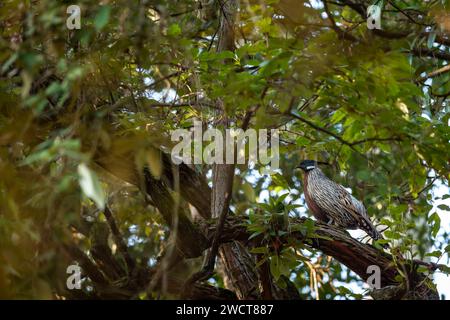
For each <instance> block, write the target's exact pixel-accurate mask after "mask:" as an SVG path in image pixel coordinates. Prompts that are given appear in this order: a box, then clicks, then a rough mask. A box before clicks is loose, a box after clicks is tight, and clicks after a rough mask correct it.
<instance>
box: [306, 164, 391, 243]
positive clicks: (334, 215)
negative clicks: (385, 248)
mask: <svg viewBox="0 0 450 320" xmlns="http://www.w3.org/2000/svg"><path fill="white" fill-rule="evenodd" d="M300 168H301V169H303V171H304V172H305V174H304V177H303V189H304V193H305V199H306V204H307V205H308V208H309V209H310V210H311V211H312V212H313V214H314V216H315V217H316V219H317V220H319V221H322V222H326V223H329V224H334V225H336V226H339V227H341V228H344V229H362V230H364V231H365V232H367V234H368V235H369V236H370V237H371V238H373V239H374V240H378V239H382V236H381V234H380V233H379V232H378V231H377V230H376V228H375V227H374V225H373V224H372V222H371V221H370V218H369V216H368V215H367V210H366V208H365V207H364V205H363V204H362V202H361V201H359V200H358V199H356V198H355V197H353V196H352V195H351V194H350V193H349V192H348V191H347V190H345V188H344V187H343V186H341V185H339V184H337V183H336V182H334V181H332V180H330V179H328V178H327V177H326V176H325V174H324V173H323V172H322V171H321V170H320V169H319V167H318V166H317V162H315V161H313V160H305V161H302V163H301V164H300Z"/></svg>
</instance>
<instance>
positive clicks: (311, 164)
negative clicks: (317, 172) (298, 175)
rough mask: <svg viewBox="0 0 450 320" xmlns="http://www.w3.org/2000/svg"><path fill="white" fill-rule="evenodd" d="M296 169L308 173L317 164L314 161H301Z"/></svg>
mask: <svg viewBox="0 0 450 320" xmlns="http://www.w3.org/2000/svg"><path fill="white" fill-rule="evenodd" d="M297 168H300V169H302V170H303V171H305V172H308V171H310V170H313V169H315V168H317V162H316V161H314V160H303V161H302V162H300V164H299V166H298V167H297Z"/></svg>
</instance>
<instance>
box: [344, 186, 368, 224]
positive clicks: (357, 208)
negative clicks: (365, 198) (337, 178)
mask: <svg viewBox="0 0 450 320" xmlns="http://www.w3.org/2000/svg"><path fill="white" fill-rule="evenodd" d="M339 187H340V192H339V200H340V201H341V203H342V204H343V206H344V207H345V208H346V209H347V212H348V213H349V214H351V216H352V218H353V219H354V221H355V222H357V224H358V226H360V227H362V228H363V229H365V230H374V229H375V227H374V226H373V224H372V221H370V218H369V215H368V214H367V210H366V208H365V207H364V204H363V203H362V202H361V201H359V200H358V199H356V198H355V197H354V196H352V195H351V194H350V193H349V192H348V191H347V190H346V189H345V188H344V187H343V186H341V185H339Z"/></svg>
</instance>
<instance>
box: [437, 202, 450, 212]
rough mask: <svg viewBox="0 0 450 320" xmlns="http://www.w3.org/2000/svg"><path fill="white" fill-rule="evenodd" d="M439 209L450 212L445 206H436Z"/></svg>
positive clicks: (449, 208)
mask: <svg viewBox="0 0 450 320" xmlns="http://www.w3.org/2000/svg"><path fill="white" fill-rule="evenodd" d="M437 207H438V208H439V209H441V210H444V211H450V207H449V206H448V205H446V204H440V205H438V206H437Z"/></svg>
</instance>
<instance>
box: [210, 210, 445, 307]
mask: <svg viewBox="0 0 450 320" xmlns="http://www.w3.org/2000/svg"><path fill="white" fill-rule="evenodd" d="M245 219H246V218H245V217H237V216H233V217H230V218H228V219H227V221H226V223H225V227H224V230H223V232H222V237H221V241H223V242H228V241H232V240H236V239H239V240H242V241H246V239H248V238H249V236H250V234H249V233H248V232H247V229H246V227H245V224H246V221H245ZM307 220H308V219H306V218H300V219H291V222H290V223H291V224H304V223H305V222H306V221H307ZM214 226H215V224H214V223H209V222H205V223H204V225H203V226H202V229H203V230H204V232H205V234H206V236H207V237H208V238H210V237H211V234H212V233H213V232H214V230H215V227H214ZM317 235H318V236H317ZM289 237H295V238H297V239H298V240H300V241H302V242H303V243H305V244H306V245H307V246H309V247H310V248H314V249H317V250H320V251H322V252H323V253H324V254H326V255H329V256H332V257H333V258H335V259H336V260H338V261H339V262H341V263H342V264H344V265H345V266H347V267H348V268H349V269H350V270H352V271H353V272H355V273H356V274H357V275H358V276H359V277H360V278H361V279H362V280H364V281H366V280H367V278H368V277H369V276H370V275H371V274H370V273H369V274H368V273H367V268H368V267H369V266H370V265H376V266H379V267H380V270H381V286H382V287H385V286H390V285H394V286H398V285H399V283H398V282H397V281H396V279H395V278H396V276H398V275H399V272H398V270H397V268H396V266H395V263H394V259H393V258H392V256H391V255H390V254H388V253H385V252H383V251H380V250H378V249H376V248H375V247H373V246H371V245H368V244H364V243H361V242H359V241H357V240H356V239H354V238H352V237H351V236H350V235H349V234H348V233H347V232H346V231H345V230H341V229H338V228H336V227H333V226H329V225H326V224H323V223H320V222H315V235H313V236H305V235H303V234H302V233H301V232H293V233H291V234H290V235H289ZM324 238H327V239H324ZM328 238H329V239H328ZM397 260H399V259H398V258H397ZM403 266H404V267H405V269H406V270H407V271H409V273H410V274H409V279H408V281H409V282H410V285H409V287H410V291H411V292H413V293H414V292H420V293H421V294H422V298H423V299H438V298H439V297H438V294H437V292H436V291H434V290H432V289H430V288H428V286H427V285H426V284H425V283H424V281H423V280H424V277H423V276H422V275H421V274H419V273H417V272H416V271H415V269H416V266H417V263H416V262H414V261H404V262H403ZM411 292H410V293H408V296H413V295H414V294H411Z"/></svg>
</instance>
